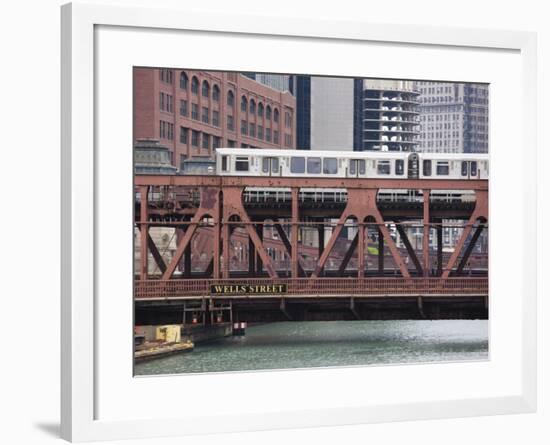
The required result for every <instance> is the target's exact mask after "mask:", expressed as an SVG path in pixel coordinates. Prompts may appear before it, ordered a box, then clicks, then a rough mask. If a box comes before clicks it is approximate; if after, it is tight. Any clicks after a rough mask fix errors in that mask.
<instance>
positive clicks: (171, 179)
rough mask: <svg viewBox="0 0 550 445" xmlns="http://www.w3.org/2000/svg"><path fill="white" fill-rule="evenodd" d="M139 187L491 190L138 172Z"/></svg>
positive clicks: (458, 183) (465, 184)
mask: <svg viewBox="0 0 550 445" xmlns="http://www.w3.org/2000/svg"><path fill="white" fill-rule="evenodd" d="M134 178H135V179H134V184H135V185H136V186H188V187H216V188H221V189H222V190H224V191H225V189H226V187H289V188H345V189H363V190H364V189H372V190H378V189H408V190H423V189H432V190H437V189H439V190H481V191H487V190H488V181H487V180H486V179H468V180H462V179H448V180H442V179H364V178H283V177H273V176H269V177H264V176H190V175H181V176H180V175H178V176H176V175H136V176H135V177H134Z"/></svg>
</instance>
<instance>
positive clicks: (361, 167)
mask: <svg viewBox="0 0 550 445" xmlns="http://www.w3.org/2000/svg"><path fill="white" fill-rule="evenodd" d="M365 171H366V170H365V160H364V159H359V174H360V175H364V174H365Z"/></svg>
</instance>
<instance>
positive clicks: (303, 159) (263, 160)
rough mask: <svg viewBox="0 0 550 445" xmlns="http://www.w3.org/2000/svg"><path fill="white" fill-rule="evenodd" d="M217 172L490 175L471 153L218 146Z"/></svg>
mask: <svg viewBox="0 0 550 445" xmlns="http://www.w3.org/2000/svg"><path fill="white" fill-rule="evenodd" d="M216 174H217V175H220V176H281V177H304V178H311V177H319V178H369V179H370V178H379V179H405V178H407V179H441V180H446V179H488V178H489V156H488V155H487V154H474V153H411V152H372V151H369V152H365V151H364V152H342V151H313V150H311V151H310V150H307V151H306V150H303V151H302V150H272V149H247V148H218V149H216Z"/></svg>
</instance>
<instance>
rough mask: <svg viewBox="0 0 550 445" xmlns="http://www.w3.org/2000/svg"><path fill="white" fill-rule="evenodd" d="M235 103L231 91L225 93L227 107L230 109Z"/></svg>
mask: <svg viewBox="0 0 550 445" xmlns="http://www.w3.org/2000/svg"><path fill="white" fill-rule="evenodd" d="M234 103H235V95H234V94H233V91H231V90H229V91H228V92H227V106H229V107H232V106H233V104H234Z"/></svg>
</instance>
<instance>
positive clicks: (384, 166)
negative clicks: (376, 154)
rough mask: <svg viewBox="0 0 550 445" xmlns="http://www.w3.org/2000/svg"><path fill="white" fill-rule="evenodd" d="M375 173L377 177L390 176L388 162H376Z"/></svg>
mask: <svg viewBox="0 0 550 445" xmlns="http://www.w3.org/2000/svg"><path fill="white" fill-rule="evenodd" d="M376 172H377V173H378V174H379V175H389V174H390V161H378V165H377V168H376Z"/></svg>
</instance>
